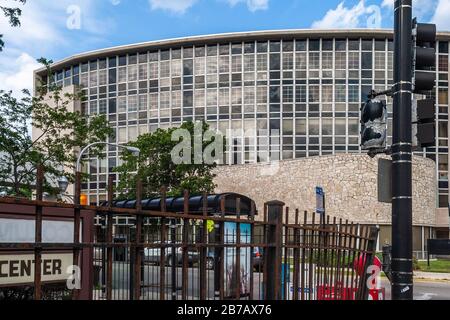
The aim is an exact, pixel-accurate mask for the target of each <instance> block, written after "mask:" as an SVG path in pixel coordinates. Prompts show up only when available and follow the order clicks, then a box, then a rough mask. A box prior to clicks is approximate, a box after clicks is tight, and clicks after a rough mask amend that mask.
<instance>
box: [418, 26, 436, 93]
mask: <svg viewBox="0 0 450 320" xmlns="http://www.w3.org/2000/svg"><path fill="white" fill-rule="evenodd" d="M436 34H437V33H436V25H435V24H429V23H417V19H414V20H413V46H414V48H413V50H414V55H413V57H414V61H413V91H414V93H419V94H420V93H424V92H426V91H430V90H432V89H433V88H434V86H435V84H436V73H435V72H434V71H431V70H432V69H433V68H434V67H436Z"/></svg>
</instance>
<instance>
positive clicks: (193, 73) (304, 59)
mask: <svg viewBox="0 0 450 320" xmlns="http://www.w3.org/2000/svg"><path fill="white" fill-rule="evenodd" d="M449 41H450V33H439V34H438V43H437V44H436V48H437V56H436V60H437V62H438V63H437V65H438V67H437V69H436V75H437V79H438V85H437V86H436V88H435V90H434V91H432V92H430V93H429V95H430V96H432V97H435V98H436V108H437V110H438V113H437V117H438V119H437V120H438V126H437V128H436V135H437V136H438V143H437V147H436V148H429V149H425V150H422V151H421V152H418V153H417V155H419V156H422V157H427V158H430V159H432V160H434V161H435V163H436V169H435V170H436V171H435V172H436V175H437V177H438V179H437V186H436V189H437V190H439V191H438V194H437V195H436V199H437V200H436V202H437V203H436V206H437V207H442V208H447V207H448V203H449V200H448V199H449V186H448V172H449V168H448V163H449V156H448V106H449V96H448V78H449V69H448V64H449ZM393 49H394V46H393V33H392V31H390V30H320V31H319V30H281V31H262V32H243V33H230V34H220V35H208V36H197V37H188V38H181V39H174V40H164V41H153V42H147V43H140V44H134V45H127V46H120V47H115V48H110V49H104V50H98V51H93V52H87V53H82V54H79V55H75V56H72V57H69V58H67V59H65V60H62V61H59V62H57V63H54V64H53V66H52V68H53V70H54V71H55V73H54V79H52V80H54V81H56V82H57V83H58V84H61V85H63V86H65V87H67V90H72V89H71V88H72V87H71V86H73V85H74V86H80V87H81V88H82V90H83V92H84V93H85V95H86V97H87V98H86V100H85V101H82V102H81V106H80V107H81V110H82V112H83V113H85V114H98V113H100V114H105V115H107V117H108V119H109V122H110V124H111V126H112V127H114V128H115V130H116V139H117V141H116V142H118V143H126V142H128V141H130V140H134V139H136V137H137V136H138V135H139V134H142V133H146V132H149V131H150V132H151V131H154V130H156V129H157V128H159V127H161V128H167V127H170V126H177V125H179V124H181V123H182V122H183V121H187V120H200V119H205V120H206V121H207V122H208V123H209V124H210V126H211V127H212V128H216V129H219V130H221V131H222V132H225V131H226V130H227V129H238V130H249V129H250V130H252V131H253V132H258V134H257V135H258V136H256V137H254V138H249V137H246V136H244V134H243V135H242V136H241V137H236V138H235V139H233V146H234V147H233V148H232V149H231V151H230V154H229V157H228V159H229V161H230V162H236V159H237V160H238V162H239V161H240V160H242V162H244V163H253V162H258V161H259V160H261V158H260V157H258V152H259V151H261V150H262V149H263V148H264V147H263V146H262V143H260V141H261V139H262V138H264V136H265V135H266V134H264V133H260V132H266V133H267V132H269V131H271V130H275V132H276V130H278V132H279V135H277V138H278V137H279V139H278V140H276V141H277V142H275V143H272V146H271V147H272V148H274V149H275V150H279V151H280V157H281V159H282V160H292V159H297V158H306V157H315V156H327V155H334V154H340V153H361V149H360V137H359V131H360V123H359V115H360V106H361V101H363V100H365V97H366V95H367V93H368V92H369V91H370V90H371V89H373V88H374V89H377V90H385V89H387V88H388V87H390V86H391V85H392V82H393V81H392V79H393ZM36 77H37V78H38V79H40V80H42V81H44V82H46V81H50V79H47V77H46V71H45V70H42V69H41V70H38V71H36ZM388 103H389V112H390V116H392V101H388ZM391 132H392V130H391V123H389V135H391ZM267 134H268V133H267ZM390 140H391V138H389V139H388V143H390ZM89 160H90V161H87V163H88V164H90V165H87V166H86V167H85V170H86V172H89V173H90V176H91V181H90V183H88V184H85V185H83V189H84V192H86V193H88V194H89V195H90V201H91V203H98V202H99V201H102V200H105V199H106V191H105V187H106V181H107V175H108V174H109V172H111V169H112V168H113V167H115V166H116V165H117V163H118V154H117V151H115V150H113V149H110V150H109V151H108V156H107V158H106V160H97V159H89Z"/></svg>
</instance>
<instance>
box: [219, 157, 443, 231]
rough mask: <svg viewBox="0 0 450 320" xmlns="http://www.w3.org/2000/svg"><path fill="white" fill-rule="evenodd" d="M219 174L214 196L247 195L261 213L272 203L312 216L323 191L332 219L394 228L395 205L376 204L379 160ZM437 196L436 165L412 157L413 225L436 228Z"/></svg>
mask: <svg viewBox="0 0 450 320" xmlns="http://www.w3.org/2000/svg"><path fill="white" fill-rule="evenodd" d="M215 173H216V174H217V177H216V179H215V182H216V184H217V189H216V192H218V193H222V192H236V193H240V194H244V195H246V196H248V197H250V198H252V199H254V200H255V201H256V204H257V207H258V210H259V212H260V213H262V212H263V205H264V203H265V202H267V201H270V200H281V201H283V202H285V203H286V205H287V206H288V207H290V209H291V211H293V210H295V209H299V210H300V211H301V212H302V211H305V210H307V211H309V212H313V211H314V210H315V205H316V197H315V187H316V186H321V187H323V188H324V190H325V192H326V208H327V214H328V215H330V216H332V217H337V218H342V219H344V220H345V219H348V220H350V221H354V222H356V223H361V224H380V225H383V224H387V225H389V224H391V205H390V204H386V203H380V202H378V190H377V188H378V183H377V177H378V158H374V159H371V158H370V157H368V156H367V155H362V154H341V155H336V156H323V157H312V158H305V159H299V160H292V161H282V162H279V163H278V164H273V165H269V164H251V165H239V166H222V167H219V168H217V169H216V172H215ZM436 192H437V191H436V173H435V163H434V162H433V161H432V160H430V159H425V158H420V157H414V163H413V198H414V200H413V216H414V217H413V220H414V224H415V225H426V226H434V225H435V223H436V213H435V210H436ZM259 216H260V217H261V216H262V214H260V215H259ZM291 218H292V219H293V215H292V214H291Z"/></svg>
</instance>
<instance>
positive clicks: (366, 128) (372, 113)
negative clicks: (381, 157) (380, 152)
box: [361, 99, 387, 150]
mask: <svg viewBox="0 0 450 320" xmlns="http://www.w3.org/2000/svg"><path fill="white" fill-rule="evenodd" d="M386 136H387V108H386V101H382V100H378V99H370V100H368V101H366V103H364V105H363V107H362V109H361V148H362V150H376V149H384V148H385V147H386Z"/></svg>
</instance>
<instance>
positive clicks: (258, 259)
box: [206, 247, 264, 272]
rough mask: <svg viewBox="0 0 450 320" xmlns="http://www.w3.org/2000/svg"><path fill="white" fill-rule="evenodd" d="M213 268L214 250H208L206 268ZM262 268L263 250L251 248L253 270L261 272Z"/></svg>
mask: <svg viewBox="0 0 450 320" xmlns="http://www.w3.org/2000/svg"><path fill="white" fill-rule="evenodd" d="M214 266H215V255H214V249H211V250H208V255H207V258H206V268H207V269H208V270H213V269H214ZM263 267H264V258H263V248H259V247H256V248H253V270H255V271H258V272H262V271H263Z"/></svg>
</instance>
